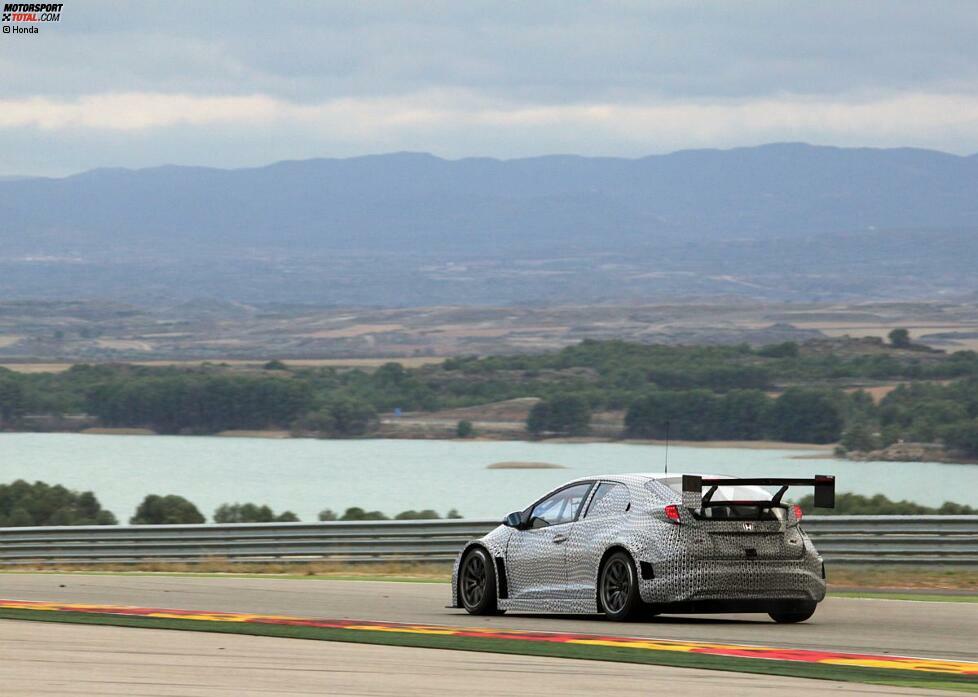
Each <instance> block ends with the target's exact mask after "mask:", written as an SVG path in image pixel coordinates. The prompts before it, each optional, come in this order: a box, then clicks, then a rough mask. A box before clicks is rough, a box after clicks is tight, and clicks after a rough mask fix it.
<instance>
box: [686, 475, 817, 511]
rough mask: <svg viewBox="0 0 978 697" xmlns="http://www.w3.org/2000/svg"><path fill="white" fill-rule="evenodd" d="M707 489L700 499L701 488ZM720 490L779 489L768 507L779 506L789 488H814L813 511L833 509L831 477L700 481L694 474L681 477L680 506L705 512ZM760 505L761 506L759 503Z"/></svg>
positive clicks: (699, 477) (711, 479) (708, 479)
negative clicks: (737, 488) (731, 487)
mask: <svg viewBox="0 0 978 697" xmlns="http://www.w3.org/2000/svg"><path fill="white" fill-rule="evenodd" d="M704 486H708V487H710V489H709V491H707V492H706V495H705V496H704V495H703V487H704ZM721 486H778V487H781V488H780V489H779V490H778V493H776V494H775V495H774V496H773V497H772V498H771V500H770V501H769V502H768V503H770V504H771V505H772V506H780V505H781V499H782V497H784V495H785V492H786V491H788V487H790V486H810V487H814V488H815V506H816V507H817V508H835V476H834V475H831V474H816V475H815V477H814V478H813V479H797V478H791V477H747V478H729V479H728V478H723V479H713V478H707V479H704V478H703V477H701V476H700V475H698V474H684V475H683V506H686V507H687V508H694V509H701V508H707V507H709V506H710V505H721V504H711V500H712V499H713V495H714V494H715V493H716V491H717V488H718V487H721ZM761 503H763V502H761Z"/></svg>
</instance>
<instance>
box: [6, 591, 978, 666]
mask: <svg viewBox="0 0 978 697" xmlns="http://www.w3.org/2000/svg"><path fill="white" fill-rule="evenodd" d="M449 595H450V586H448V585H447V584H442V583H400V582H381V581H333V580H316V579H310V580H291V579H276V578H268V579H263V578H234V577H229V578H219V577H217V578H215V577H181V576H128V575H119V576H114V575H107V576H97V575H85V574H57V573H42V574H20V573H17V574H0V598H5V599H16V600H46V601H57V602H64V603H92V604H106V605H138V606H145V607H160V608H180V609H187V610H215V611H225V612H255V613H267V614H283V615H296V616H300V617H312V618H335V619H361V620H377V621H387V622H404V623H416V624H442V625H446V624H447V625H457V626H470V627H493V628H499V629H524V630H536V631H550V632H581V633H601V634H614V635H628V636H633V637H650V638H657V639H678V640H694V641H715V642H729V643H734V644H755V645H763V646H775V647H779V648H803V649H819V650H831V651H847V652H857V653H858V652H865V653H874V654H894V655H902V656H921V657H931V658H944V659H954V660H965V661H975V660H978V640H976V639H975V637H978V603H950V602H949V603H941V602H909V601H897V600H875V599H874V600H865V599H856V598H831V597H830V598H829V599H827V600H826V601H825V602H824V603H822V604H821V605H820V606H819V608H818V611H817V612H816V613H815V616H814V617H813V618H812V619H811V620H809V621H807V622H804V623H802V624H796V625H778V624H775V623H773V622H771V621H770V620H769V619H768V618H767V617H766V616H764V615H710V616H685V615H675V616H667V617H657V618H655V619H653V620H650V621H647V622H635V623H614V622H607V621H604V620H602V619H601V618H600V617H597V616H595V617H589V616H588V617H582V616H544V615H518V614H506V615H504V616H501V617H473V616H470V615H467V614H466V613H465V612H464V611H462V610H457V609H451V608H446V607H445V606H446V605H448V604H449V601H450V598H449Z"/></svg>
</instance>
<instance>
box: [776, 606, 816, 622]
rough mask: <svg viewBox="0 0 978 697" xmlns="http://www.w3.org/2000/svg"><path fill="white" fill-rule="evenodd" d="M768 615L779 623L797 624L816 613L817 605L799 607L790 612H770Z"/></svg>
mask: <svg viewBox="0 0 978 697" xmlns="http://www.w3.org/2000/svg"><path fill="white" fill-rule="evenodd" d="M767 614H768V616H769V617H770V618H771V619H772V620H774V621H775V622H777V623H778V624H796V623H798V622H804V621H805V620H807V619H808V618H809V617H811V616H812V615H814V614H815V607H814V606H812V607H803V608H798V609H797V610H793V611H790V612H769V613H767Z"/></svg>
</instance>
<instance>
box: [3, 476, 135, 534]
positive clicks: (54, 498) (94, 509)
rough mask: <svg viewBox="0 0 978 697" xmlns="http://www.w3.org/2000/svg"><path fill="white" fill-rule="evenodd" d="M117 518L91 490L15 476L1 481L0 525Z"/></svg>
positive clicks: (98, 521) (83, 522)
mask: <svg viewBox="0 0 978 697" xmlns="http://www.w3.org/2000/svg"><path fill="white" fill-rule="evenodd" d="M117 522H118V521H117V520H116V517H115V516H114V515H112V513H111V512H109V511H106V510H102V506H101V504H100V503H99V501H98V499H97V498H95V494H93V493H92V492H91V491H84V492H81V493H79V492H77V491H71V490H70V489H66V488H65V487H63V486H61V485H60V484H55V485H51V484H45V483H44V482H34V483H33V484H29V483H27V482H25V481H24V480H23V479H18V480H17V481H15V482H13V483H12V484H0V527H11V528H14V527H25V526H34V525H115V524H116V523H117Z"/></svg>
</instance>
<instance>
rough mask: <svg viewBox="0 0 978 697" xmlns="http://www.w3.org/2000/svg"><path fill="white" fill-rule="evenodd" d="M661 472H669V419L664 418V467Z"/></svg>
mask: <svg viewBox="0 0 978 697" xmlns="http://www.w3.org/2000/svg"><path fill="white" fill-rule="evenodd" d="M663 474H669V420H668V419H666V469H665V472H664V473H663Z"/></svg>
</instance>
